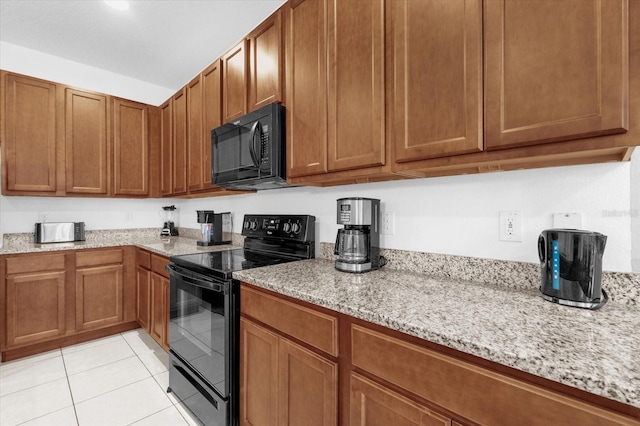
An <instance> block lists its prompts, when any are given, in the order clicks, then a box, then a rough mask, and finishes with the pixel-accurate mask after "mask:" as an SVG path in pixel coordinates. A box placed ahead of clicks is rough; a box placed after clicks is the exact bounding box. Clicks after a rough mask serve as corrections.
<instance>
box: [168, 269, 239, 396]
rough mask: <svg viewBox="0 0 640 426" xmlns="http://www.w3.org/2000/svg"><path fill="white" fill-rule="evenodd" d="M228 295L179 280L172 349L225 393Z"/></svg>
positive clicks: (172, 316)
mask: <svg viewBox="0 0 640 426" xmlns="http://www.w3.org/2000/svg"><path fill="white" fill-rule="evenodd" d="M225 309H227V307H226V306H225V295H224V293H221V292H217V291H213V290H207V289H204V288H202V287H196V286H193V285H190V284H188V283H185V282H184V281H182V280H180V281H179V282H178V285H177V286H176V291H175V294H173V295H172V302H171V314H170V330H169V340H170V345H171V349H172V350H173V351H174V352H175V353H177V354H178V355H180V357H181V358H182V359H183V360H184V361H186V362H187V363H188V364H190V365H191V367H192V368H194V369H195V370H197V371H198V372H199V373H200V374H201V375H202V376H203V377H204V379H205V380H206V381H207V382H209V383H210V384H211V385H213V386H214V387H215V388H216V389H217V390H218V391H219V392H220V393H221V394H223V395H224V394H225V392H226V390H225V362H224V360H225V351H226V350H227V349H228V348H227V345H228V343H227V339H228V336H227V333H225V314H226V312H225Z"/></svg>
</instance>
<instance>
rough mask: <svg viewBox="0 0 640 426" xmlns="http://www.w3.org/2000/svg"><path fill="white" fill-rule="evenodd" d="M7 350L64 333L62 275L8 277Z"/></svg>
mask: <svg viewBox="0 0 640 426" xmlns="http://www.w3.org/2000/svg"><path fill="white" fill-rule="evenodd" d="M6 291H7V293H6V303H7V317H6V321H7V322H6V327H7V329H6V338H7V347H12V346H19V345H22V344H25V343H31V342H36V341H40V340H45V339H48V338H52V337H56V336H61V335H63V334H64V333H65V273H64V271H58V272H39V273H33V274H20V275H13V276H11V275H10V276H8V277H7V290H6Z"/></svg>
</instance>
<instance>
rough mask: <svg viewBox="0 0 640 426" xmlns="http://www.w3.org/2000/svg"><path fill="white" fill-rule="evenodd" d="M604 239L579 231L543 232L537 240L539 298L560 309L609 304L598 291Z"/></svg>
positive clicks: (555, 230)
mask: <svg viewBox="0 0 640 426" xmlns="http://www.w3.org/2000/svg"><path fill="white" fill-rule="evenodd" d="M606 243H607V236H606V235H603V234H600V233H598V232H591V231H584V230H580V229H547V230H545V231H542V233H541V234H540V237H538V256H539V258H540V269H541V274H542V280H541V284H540V293H542V298H543V299H545V300H548V301H550V302H555V303H559V304H561V305H567V306H575V307H579V308H586V309H599V308H601V307H602V306H604V304H605V303H607V301H608V300H609V298H608V296H607V293H606V292H605V291H604V290H603V289H602V255H603V254H604V248H605V245H606Z"/></svg>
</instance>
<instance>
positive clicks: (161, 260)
mask: <svg viewBox="0 0 640 426" xmlns="http://www.w3.org/2000/svg"><path fill="white" fill-rule="evenodd" d="M168 264H169V258H167V257H164V256H160V255H157V254H152V255H151V271H152V272H155V273H156V274H158V275H162V276H163V277H165V278H169V272H167V270H166V269H165V268H166V266H167V265H168Z"/></svg>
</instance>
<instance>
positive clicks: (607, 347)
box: [233, 259, 640, 408]
mask: <svg viewBox="0 0 640 426" xmlns="http://www.w3.org/2000/svg"><path fill="white" fill-rule="evenodd" d="M233 276H234V278H236V279H238V280H241V281H245V282H248V283H250V284H254V285H256V286H259V287H263V288H266V289H269V290H273V291H275V292H278V293H281V294H284V295H287V296H291V297H294V298H297V299H300V300H304V301H307V302H310V303H313V304H316V305H319V306H323V307H325V308H329V309H332V310H335V311H338V312H341V313H344V314H347V315H351V316H354V317H356V318H360V319H363V320H365V321H369V322H372V323H375V324H379V325H383V326H386V327H389V328H391V329H394V330H398V331H401V332H404V333H407V334H410V335H413V336H416V337H420V338H423V339H425V340H428V341H431V342H435V343H438V344H441V345H444V346H447V347H450V348H453V349H457V350H460V351H462V352H465V353H469V354H472V355H476V356H479V357H482V358H484V359H487V360H490V361H494V362H497V363H500V364H503V365H507V366H510V367H513V368H516V369H519V370H522V371H525V372H528V373H532V374H534V375H537V376H541V377H544V378H547V379H550V380H554V381H556V382H560V383H563V384H566V385H569V386H573V387H576V388H579V389H582V390H585V391H587V392H591V393H594V394H597V395H600V396H604V397H606V398H610V399H613V400H616V401H620V402H622V403H625V404H629V405H632V406H635V407H639V408H640V356H638V354H639V353H640V333H638V329H639V326H640V309H639V308H638V307H636V306H629V305H625V304H622V303H617V302H614V301H610V302H609V303H608V304H607V305H606V306H604V307H603V308H602V309H601V310H598V311H590V310H584V309H577V308H570V307H566V306H561V305H557V304H554V303H550V302H546V301H543V300H542V298H541V297H540V296H539V293H538V291H537V290H534V289H526V288H513V287H510V286H509V285H492V284H487V283H479V282H471V281H464V280H456V279H446V278H434V277H432V276H430V275H425V274H419V273H413V272H403V271H398V270H391V269H383V270H379V271H373V272H369V273H366V274H358V275H356V274H348V273H344V272H339V271H336V270H335V268H334V265H333V262H331V261H328V260H322V259H311V260H304V261H300V262H292V263H286V264H282V265H274V266H268V267H263V268H257V269H250V270H247V271H242V272H235V273H234V274H233Z"/></svg>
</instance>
